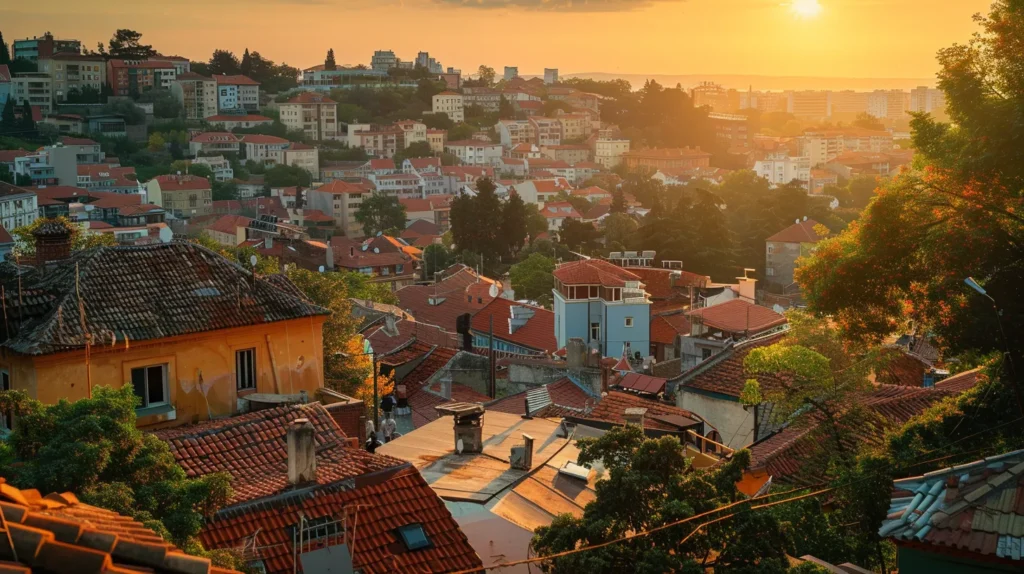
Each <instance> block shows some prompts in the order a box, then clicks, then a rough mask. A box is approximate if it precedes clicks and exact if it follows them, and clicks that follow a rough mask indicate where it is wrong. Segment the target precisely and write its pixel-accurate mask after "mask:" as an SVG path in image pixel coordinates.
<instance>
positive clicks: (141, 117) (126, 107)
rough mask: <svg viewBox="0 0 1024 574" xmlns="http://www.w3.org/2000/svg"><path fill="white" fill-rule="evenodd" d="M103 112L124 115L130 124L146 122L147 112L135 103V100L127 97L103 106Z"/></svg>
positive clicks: (136, 124)
mask: <svg viewBox="0 0 1024 574" xmlns="http://www.w3.org/2000/svg"><path fill="white" fill-rule="evenodd" d="M103 113H105V114H118V115H121V116H124V121H125V123H126V124H128V125H130V126H138V125H142V124H144V123H146V112H144V111H142V108H140V107H139V106H137V105H135V102H133V101H131V100H127V99H124V100H117V101H114V102H108V103H107V104H105V105H104V106H103Z"/></svg>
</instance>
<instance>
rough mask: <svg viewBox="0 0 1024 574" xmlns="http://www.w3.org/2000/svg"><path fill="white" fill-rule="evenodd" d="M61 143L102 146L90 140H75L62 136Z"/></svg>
mask: <svg viewBox="0 0 1024 574" xmlns="http://www.w3.org/2000/svg"><path fill="white" fill-rule="evenodd" d="M60 143H62V144H64V145H100V144H99V143H98V142H96V141H94V140H91V139H89V138H73V137H71V136H61V138H60Z"/></svg>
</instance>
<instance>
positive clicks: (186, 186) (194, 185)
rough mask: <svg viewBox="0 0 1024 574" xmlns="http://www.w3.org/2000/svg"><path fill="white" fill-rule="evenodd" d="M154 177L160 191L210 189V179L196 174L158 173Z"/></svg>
mask: <svg viewBox="0 0 1024 574" xmlns="http://www.w3.org/2000/svg"><path fill="white" fill-rule="evenodd" d="M153 179H155V180H156V181H157V182H158V183H159V184H160V189H161V190H162V191H186V190H203V189H212V185H211V184H210V180H208V179H206V178H205V177H199V176H198V175H158V176H156V177H155V178H153Z"/></svg>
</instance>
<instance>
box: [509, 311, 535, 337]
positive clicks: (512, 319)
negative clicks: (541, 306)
mask: <svg viewBox="0 0 1024 574" xmlns="http://www.w3.org/2000/svg"><path fill="white" fill-rule="evenodd" d="M508 311H509V317H508V334H509V335H511V334H513V333H515V332H516V331H518V330H519V329H521V328H522V327H524V326H526V323H527V322H528V321H529V320H530V319H532V318H533V314H534V313H535V312H536V311H535V310H534V309H532V308H530V307H522V306H519V305H513V306H512V307H509V309H508Z"/></svg>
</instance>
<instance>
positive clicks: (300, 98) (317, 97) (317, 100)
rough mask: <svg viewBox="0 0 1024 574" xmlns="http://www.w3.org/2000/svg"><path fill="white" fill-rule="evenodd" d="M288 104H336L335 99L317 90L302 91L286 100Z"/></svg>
mask: <svg viewBox="0 0 1024 574" xmlns="http://www.w3.org/2000/svg"><path fill="white" fill-rule="evenodd" d="M285 103H287V104H336V103H337V102H335V101H334V100H332V99H331V98H328V97H327V96H325V95H323V94H318V93H316V92H302V93H301V94H298V95H296V96H295V97H293V98H292V99H290V100H288V101H287V102H285Z"/></svg>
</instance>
